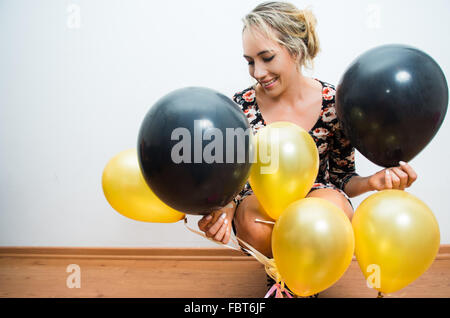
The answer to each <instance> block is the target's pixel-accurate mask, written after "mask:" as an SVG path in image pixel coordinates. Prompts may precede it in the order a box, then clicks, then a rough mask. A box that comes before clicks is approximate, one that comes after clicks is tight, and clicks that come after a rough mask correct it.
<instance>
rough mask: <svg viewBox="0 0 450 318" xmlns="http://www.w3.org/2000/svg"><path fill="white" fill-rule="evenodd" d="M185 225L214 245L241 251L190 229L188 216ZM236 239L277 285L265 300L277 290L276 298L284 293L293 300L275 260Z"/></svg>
mask: <svg viewBox="0 0 450 318" xmlns="http://www.w3.org/2000/svg"><path fill="white" fill-rule="evenodd" d="M258 221H259V222H261V220H258ZM271 223H272V222H271ZM184 225H185V227H186V228H187V229H188V230H189V231H191V232H193V233H195V234H197V235H200V236H202V237H204V238H206V239H208V240H210V241H212V242H214V243H216V244H218V245H221V246H225V247H227V248H231V249H233V250H236V251H240V248H236V247H233V246H229V245H227V244H224V243H221V242H217V241H215V240H213V239H211V238H209V237H207V236H206V235H205V234H204V233H202V232H200V231H197V230H194V229H192V228H190V227H189V226H188V225H187V217H186V216H185V217H184ZM236 239H237V240H238V241H239V242H241V243H242V244H244V245H245V247H246V248H244V247H242V246H241V248H242V249H243V250H244V251H245V252H246V253H248V254H250V255H251V256H253V257H254V258H256V260H257V261H258V262H260V263H261V264H262V265H264V269H265V271H266V273H267V275H269V276H270V277H271V278H272V279H273V280H274V281H275V284H274V285H273V286H272V288H270V290H269V292H268V293H267V294H266V296H265V297H264V298H267V297H269V296H270V295H271V294H273V292H274V291H275V290H276V298H283V296H282V294H283V292H284V293H285V294H286V295H287V296H288V297H289V298H292V296H291V294H290V293H289V290H287V289H285V287H284V285H285V283H284V281H283V279H282V278H281V275H280V273H279V272H278V269H277V266H276V264H275V260H274V259H273V258H268V257H266V256H265V255H263V254H262V253H260V252H259V251H257V250H256V249H255V248H254V247H252V246H251V245H250V244H248V243H247V242H245V241H243V240H241V239H240V238H239V237H237V236H236ZM231 240H232V241H233V243H235V244H236V245H237V246H239V243H238V242H237V241H236V240H234V239H233V238H232V237H231Z"/></svg>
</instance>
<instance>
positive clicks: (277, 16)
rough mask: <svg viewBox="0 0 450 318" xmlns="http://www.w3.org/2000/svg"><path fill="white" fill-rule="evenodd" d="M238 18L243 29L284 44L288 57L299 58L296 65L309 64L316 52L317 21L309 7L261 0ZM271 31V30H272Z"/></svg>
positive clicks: (310, 65)
mask: <svg viewBox="0 0 450 318" xmlns="http://www.w3.org/2000/svg"><path fill="white" fill-rule="evenodd" d="M242 21H243V22H244V28H243V30H242V32H244V31H245V29H248V30H249V31H250V32H253V31H254V30H255V29H254V27H256V29H257V30H259V31H262V32H263V34H264V35H265V36H267V38H269V39H271V40H273V41H275V42H277V43H279V44H280V45H282V46H284V47H286V49H287V50H288V51H289V53H290V54H291V56H292V57H295V58H297V57H300V60H299V61H298V62H299V63H298V65H297V68H298V69H299V70H300V69H301V67H302V66H305V67H307V68H312V67H313V65H314V64H313V59H314V58H315V57H316V56H317V54H318V53H319V50H320V48H319V38H318V36H317V32H316V24H317V20H316V18H315V16H314V14H313V13H312V12H311V10H309V9H305V10H299V9H297V7H295V6H294V5H293V4H291V3H288V2H264V3H261V4H259V5H258V6H257V7H256V8H255V9H253V11H251V12H250V13H249V14H247V15H246V16H245V17H244V18H243V19H242ZM274 31H275V32H274Z"/></svg>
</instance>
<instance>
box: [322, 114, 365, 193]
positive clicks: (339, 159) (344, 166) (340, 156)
mask: <svg viewBox="0 0 450 318" xmlns="http://www.w3.org/2000/svg"><path fill="white" fill-rule="evenodd" d="M329 164H330V170H329V173H330V181H331V182H332V183H333V184H334V185H335V186H337V187H338V188H339V189H341V190H342V191H344V188H345V185H346V184H347V182H348V181H349V180H350V179H351V178H352V177H354V176H357V175H358V174H357V173H356V172H355V148H354V147H353V146H352V145H351V143H350V140H349V139H348V138H347V137H346V135H345V134H344V131H343V129H342V128H341V123H340V122H339V121H337V123H336V125H335V129H334V131H333V138H332V147H331V152H330V156H329Z"/></svg>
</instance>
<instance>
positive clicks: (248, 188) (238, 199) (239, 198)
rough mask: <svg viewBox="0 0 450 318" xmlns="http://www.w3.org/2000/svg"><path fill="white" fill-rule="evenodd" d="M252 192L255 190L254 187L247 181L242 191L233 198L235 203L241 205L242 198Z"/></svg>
mask: <svg viewBox="0 0 450 318" xmlns="http://www.w3.org/2000/svg"><path fill="white" fill-rule="evenodd" d="M251 194H253V190H252V187H251V186H250V183H249V182H248V181H247V183H246V184H245V185H244V188H243V189H242V190H241V192H239V194H238V195H237V196H236V197H235V198H234V199H233V201H234V203H236V207H238V206H239V204H240V203H241V202H242V200H244V199H245V197H247V196H249V195H251Z"/></svg>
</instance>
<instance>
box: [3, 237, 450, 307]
mask: <svg viewBox="0 0 450 318" xmlns="http://www.w3.org/2000/svg"><path fill="white" fill-rule="evenodd" d="M70 264H76V265H78V266H79V268H80V288H69V287H68V285H67V280H68V278H69V276H70V275H72V272H67V268H68V266H69V265H70ZM266 291H267V287H266V275H265V272H264V269H263V267H262V265H261V264H260V263H258V262H257V261H256V260H255V259H254V258H253V257H250V256H246V255H244V254H242V253H240V252H238V251H233V250H228V249H220V248H211V249H205V248H201V249H196V248H191V249H179V248H170V249H161V248H64V247H54V248H40V247H0V297H39V298H40V297H119V298H129V297H137V298H141V297H150V298H179V297H189V298H190V297H194V298H197V297H202V298H211V297H214V298H216V297H218V298H241V297H245V298H260V297H263V296H264V295H265V293H266ZM376 296H377V291H375V290H373V289H370V288H368V287H367V285H366V281H365V278H364V276H363V274H362V272H361V270H360V268H359V266H358V263H357V262H356V260H355V258H354V259H353V261H352V263H351V265H350V267H349V268H348V270H347V271H346V273H345V274H344V276H343V277H342V278H341V279H340V280H339V281H338V282H337V283H336V284H335V285H333V286H332V287H330V288H329V289H327V290H325V291H323V292H322V293H320V296H319V297H323V298H325V297H335V298H346V297H355V298H360V297H369V298H372V297H376ZM385 297H394V298H395V297H424V298H428V297H439V298H441V297H445V298H448V297H450V246H449V245H442V246H441V249H440V251H439V254H438V256H437V257H436V259H435V261H434V263H433V265H432V266H431V267H430V268H429V269H428V271H427V272H426V273H424V274H423V275H422V276H421V277H419V278H418V279H417V280H416V281H415V282H413V283H412V284H411V285H409V286H407V287H406V288H404V289H402V290H400V291H398V292H396V293H393V294H391V295H385Z"/></svg>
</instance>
